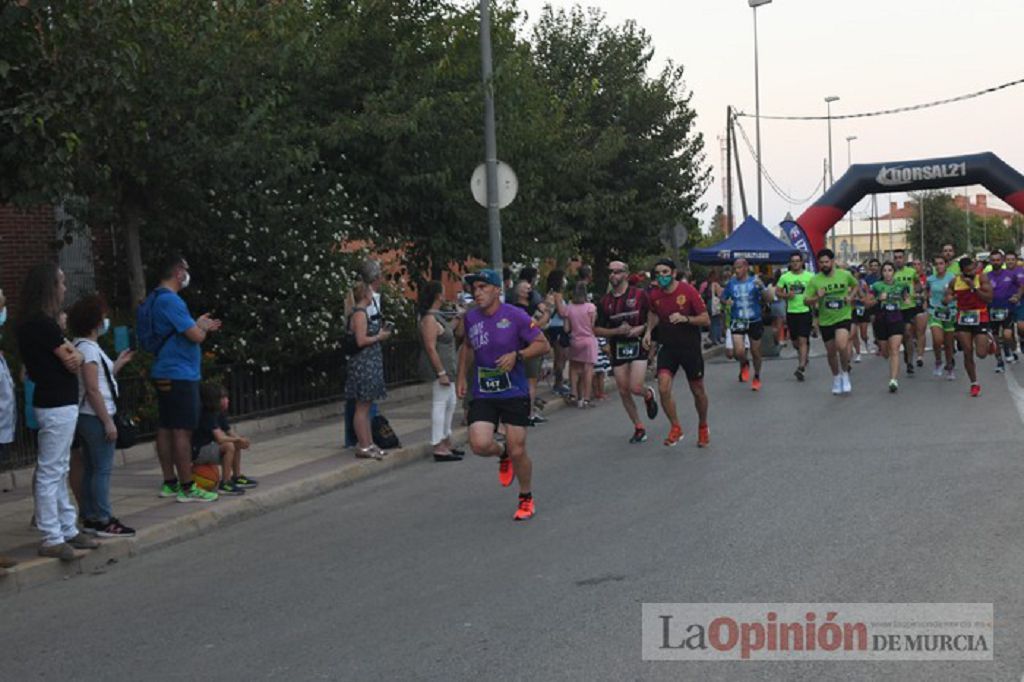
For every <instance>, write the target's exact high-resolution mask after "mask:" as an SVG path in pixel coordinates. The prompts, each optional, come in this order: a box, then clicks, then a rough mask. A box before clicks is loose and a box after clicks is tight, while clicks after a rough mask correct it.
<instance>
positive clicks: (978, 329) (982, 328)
mask: <svg viewBox="0 0 1024 682" xmlns="http://www.w3.org/2000/svg"><path fill="white" fill-rule="evenodd" d="M989 324H990V323H988V322H982V323H981V324H971V325H966V324H958V325H956V331H957V333H959V332H964V333H966V334H973V335H974V336H980V335H981V334H988V333H989V331H990V330H989Z"/></svg>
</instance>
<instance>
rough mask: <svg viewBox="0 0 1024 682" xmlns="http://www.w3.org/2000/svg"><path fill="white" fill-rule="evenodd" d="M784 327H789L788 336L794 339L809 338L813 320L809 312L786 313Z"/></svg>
mask: <svg viewBox="0 0 1024 682" xmlns="http://www.w3.org/2000/svg"><path fill="white" fill-rule="evenodd" d="M786 326H787V327H789V335H790V336H792V337H793V338H794V339H795V338H798V337H799V338H805V339H809V338H811V328H812V327H814V318H812V317H811V313H810V311H808V312H806V313H786Z"/></svg>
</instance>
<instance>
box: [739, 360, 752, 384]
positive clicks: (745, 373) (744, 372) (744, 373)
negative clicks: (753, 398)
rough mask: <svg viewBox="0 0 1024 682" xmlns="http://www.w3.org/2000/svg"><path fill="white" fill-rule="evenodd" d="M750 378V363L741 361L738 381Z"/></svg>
mask: <svg viewBox="0 0 1024 682" xmlns="http://www.w3.org/2000/svg"><path fill="white" fill-rule="evenodd" d="M748 379H750V365H748V364H747V363H743V364H742V365H740V381H747V380H748Z"/></svg>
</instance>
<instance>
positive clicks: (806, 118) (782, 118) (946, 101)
mask: <svg viewBox="0 0 1024 682" xmlns="http://www.w3.org/2000/svg"><path fill="white" fill-rule="evenodd" d="M1021 83H1024V78H1019V79H1017V80H1015V81H1010V82H1009V83H1003V84H1002V85H994V86H992V87H990V88H985V89H984V90H978V91H977V92H971V93H968V94H966V95H960V96H958V97H950V98H948V99H940V100H937V101H935V102H927V103H925V104H915V105H913V106H909V107H898V108H896V109H882V110H881V111H870V112H867V113H863V114H843V115H838V116H832V117H831V118H832V120H840V119H845V118H870V117H873V116H886V115H889V114H902V113H904V112H907V111H918V110H920V109H930V108H932V107H938V106H941V105H943V104H951V103H953V102H963V101H965V100H969V99H974V98H975V97H981V96H982V95H989V94H991V93H993V92H998V91H1000V90H1005V89H1006V88H1011V87H1013V86H1015V85H1020V84H1021ZM736 116H746V117H748V118H752V117H753V114H747V113H744V112H742V111H737V112H736ZM761 118H764V119H769V120H772V121H825V120H828V118H829V117H828V116H765V115H764V114H761Z"/></svg>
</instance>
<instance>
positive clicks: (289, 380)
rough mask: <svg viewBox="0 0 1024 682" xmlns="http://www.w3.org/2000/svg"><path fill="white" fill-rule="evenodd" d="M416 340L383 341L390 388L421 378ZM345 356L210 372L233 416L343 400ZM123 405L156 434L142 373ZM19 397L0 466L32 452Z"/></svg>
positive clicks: (130, 380) (152, 402) (23, 461)
mask: <svg viewBox="0 0 1024 682" xmlns="http://www.w3.org/2000/svg"><path fill="white" fill-rule="evenodd" d="M419 348H420V346H419V342H418V341H413V340H408V339H407V340H402V341H395V342H391V343H387V344H385V345H384V346H383V349H382V350H383V352H384V377H385V380H386V381H387V385H388V387H389V388H395V387H398V386H405V385H409V384H414V383H417V382H418V381H420V377H419V375H418V373H417V361H418V357H419ZM345 368H346V362H345V356H344V355H343V354H341V353H331V354H327V355H322V356H319V357H316V358H313V359H312V360H309V361H307V362H304V363H302V364H300V365H293V366H282V367H272V368H271V369H270V370H269V371H266V372H264V371H263V370H262V369H261V368H259V367H252V366H250V365H243V364H239V365H224V366H221V367H218V368H217V370H216V372H215V373H214V374H213V376H212V377H211V378H213V379H215V380H218V381H220V382H222V383H223V384H224V387H225V388H226V389H227V391H228V395H229V397H230V399H231V408H230V416H231V417H232V419H235V420H239V419H252V418H255V417H266V416H270V415H274V414H280V413H282V412H290V411H293V410H300V409H303V408H307V407H313V406H315V405H322V404H324V403H329V402H333V401H336V400H341V399H342V398H343V397H344V389H345ZM118 385H119V386H120V392H121V396H122V401H123V409H125V410H126V411H127V412H128V413H130V414H132V415H134V416H135V417H136V418H137V419H138V421H139V430H140V434H141V438H143V439H147V438H152V437H153V436H154V435H155V434H156V427H157V409H156V394H155V393H154V392H153V387H152V385H151V384H150V382H149V381H148V380H146V379H143V378H141V377H126V378H125V379H124V380H122V381H119V382H118ZM16 397H17V401H18V410H17V428H16V429H15V441H14V443H12V445H11V447H10V449H9V450H8V456H7V457H6V458H5V459H4V460H3V461H0V471H6V470H8V469H14V468H19V467H23V466H30V465H32V464H33V463H34V462H35V458H36V445H37V443H36V432H35V431H34V430H32V429H29V428H28V427H27V426H26V423H25V392H24V389H23V388H22V387H20V386H19V387H18V389H17V391H16Z"/></svg>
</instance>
